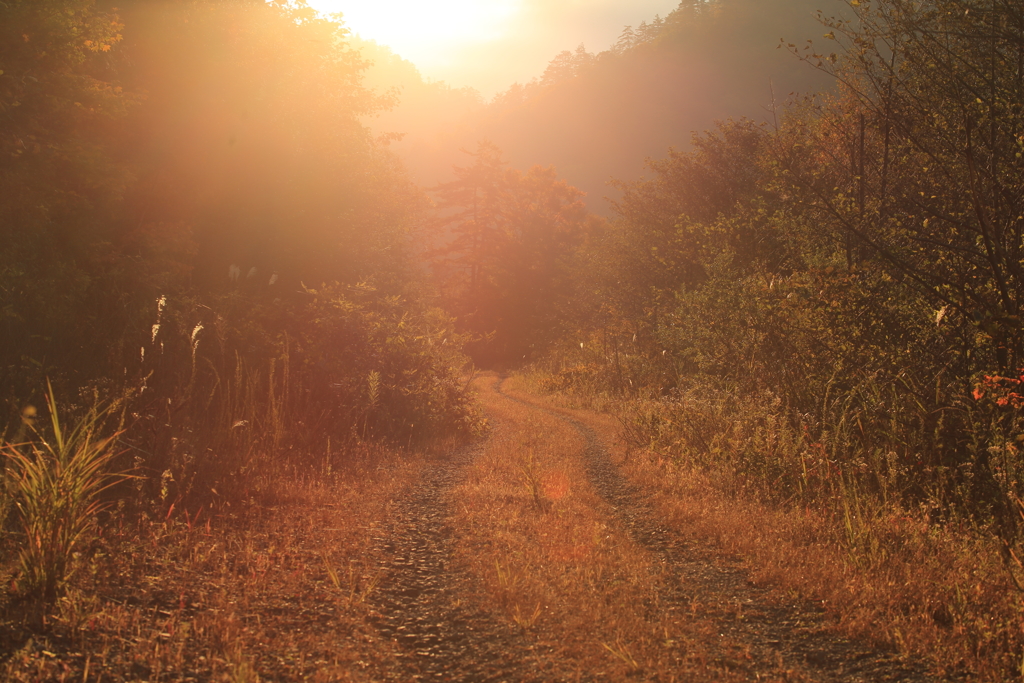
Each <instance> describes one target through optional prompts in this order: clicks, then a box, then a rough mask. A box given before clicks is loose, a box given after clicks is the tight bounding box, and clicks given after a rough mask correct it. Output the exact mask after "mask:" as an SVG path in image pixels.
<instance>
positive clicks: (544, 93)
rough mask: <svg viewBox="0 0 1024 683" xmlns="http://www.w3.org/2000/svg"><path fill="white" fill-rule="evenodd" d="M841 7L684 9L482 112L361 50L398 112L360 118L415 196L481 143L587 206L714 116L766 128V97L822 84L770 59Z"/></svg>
mask: <svg viewBox="0 0 1024 683" xmlns="http://www.w3.org/2000/svg"><path fill="white" fill-rule="evenodd" d="M843 6H844V5H843V3H841V2H839V0H706V1H703V2H702V1H701V0H686V1H684V2H682V3H680V5H679V7H678V8H677V9H675V10H674V11H673V12H672V13H670V14H669V15H668V16H667V17H665V18H660V17H656V18H654V20H653V21H651V22H650V23H644V24H641V26H639V27H627V28H626V29H625V30H624V31H623V33H622V36H621V38H620V40H619V41H618V43H617V44H616V45H614V46H611V47H610V48H609V49H607V50H605V51H603V52H600V53H598V54H593V53H589V52H587V51H586V49H585V48H583V46H580V47H579V48H577V49H576V50H575V51H574V52H569V51H566V52H563V53H561V54H559V55H558V56H556V57H555V58H554V59H553V60H552V62H551V64H550V65H549V67H548V69H547V71H545V73H544V74H543V75H542V76H540V77H539V78H537V79H535V80H534V81H533V82H531V83H528V84H525V85H522V84H514V85H513V86H511V87H510V88H509V89H508V90H507V91H506V92H504V93H501V94H499V95H498V96H497V97H495V98H494V100H493V101H492V102H491V103H489V104H484V103H482V102H481V101H480V98H479V96H478V95H476V94H475V92H474V91H472V90H470V89H453V88H450V87H448V86H446V85H445V84H443V83H429V84H428V83H424V82H423V80H422V78H421V77H419V74H418V72H417V71H416V70H415V67H413V66H412V65H411V64H409V63H408V62H404V61H403V60H400V59H398V58H397V57H395V56H394V55H393V54H392V53H391V52H390V51H389V50H387V49H386V48H381V47H379V46H376V45H375V44H366V45H365V48H364V54H365V55H366V56H367V58H369V59H371V60H372V61H374V62H375V66H374V67H373V68H372V69H371V70H370V74H369V76H368V82H369V84H370V85H375V86H376V87H378V88H379V89H387V87H389V86H395V87H397V88H398V89H399V92H398V96H399V100H400V104H399V105H398V107H397V108H396V109H395V110H393V111H392V112H390V113H388V114H387V115H385V116H382V117H380V118H379V119H377V120H375V121H373V122H371V125H372V126H373V127H374V128H375V129H376V130H378V131H379V132H395V133H404V134H405V135H404V138H403V139H402V140H401V141H399V142H395V143H393V149H394V150H395V151H397V152H398V153H399V154H400V155H401V156H402V157H403V159H404V160H405V162H406V164H407V166H408V167H409V169H410V171H411V172H412V174H413V176H414V177H415V178H416V179H417V180H418V181H419V182H420V184H422V185H424V186H430V185H433V184H435V183H437V182H439V181H442V180H446V179H448V178H449V177H450V173H451V165H452V164H462V163H464V160H465V156H464V155H462V154H461V153H460V152H459V150H460V148H473V147H474V146H475V144H476V142H477V141H478V140H481V139H489V140H491V141H492V142H494V143H495V144H496V145H498V147H500V148H501V149H502V150H504V152H505V157H506V159H507V160H508V161H510V162H511V164H512V165H513V166H515V167H518V168H527V167H529V166H532V165H535V164H541V165H545V166H546V165H554V166H555V167H556V169H557V170H558V173H559V175H560V176H561V177H564V178H566V179H567V180H568V181H569V182H570V183H572V184H574V185H576V186H577V187H580V188H581V189H583V190H585V191H586V192H587V193H588V205H589V206H590V208H591V209H592V210H595V211H600V212H604V211H605V210H606V202H604V201H603V200H602V199H601V197H603V196H604V195H606V194H609V193H610V192H612V191H613V189H612V188H609V187H608V186H607V181H608V180H609V179H610V178H613V177H615V178H623V179H631V178H634V177H636V176H638V175H640V173H641V172H642V170H643V164H644V159H645V157H661V156H664V154H665V152H666V150H667V148H668V147H670V146H675V147H687V146H688V145H689V140H690V134H691V132H692V131H701V130H704V129H707V128H709V127H710V126H711V125H712V124H713V123H714V121H715V120H716V119H724V118H729V117H734V118H735V117H740V116H746V117H750V118H754V119H756V120H767V119H768V118H770V113H769V112H770V110H771V107H772V93H773V90H774V97H775V101H776V103H778V104H782V103H783V102H784V101H785V100H786V99H787V98H788V97H789V95H790V94H791V93H794V92H804V93H806V92H814V91H818V90H821V89H824V88H827V87H829V85H830V83H829V80H828V77H826V76H824V75H823V74H820V73H818V72H816V71H814V70H813V69H810V68H809V67H807V66H806V65H804V64H802V63H801V62H799V61H798V60H797V59H795V58H794V57H793V56H792V55H791V54H790V53H789V52H787V51H786V50H784V49H778V46H779V44H780V39H785V40H786V41H787V42H791V43H802V42H804V41H806V40H808V39H814V38H820V36H821V35H822V33H823V29H822V27H821V25H820V24H819V23H818V21H817V20H816V18H815V13H816V10H818V9H821V10H822V11H823V12H824V13H825V14H826V15H835V14H837V13H839V12H840V10H841V9H842V8H843Z"/></svg>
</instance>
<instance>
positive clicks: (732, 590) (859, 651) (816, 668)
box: [495, 381, 936, 683]
mask: <svg viewBox="0 0 1024 683" xmlns="http://www.w3.org/2000/svg"><path fill="white" fill-rule="evenodd" d="M501 384H502V382H501V381H499V382H498V383H497V384H496V385H495V390H496V391H497V392H498V393H501V394H502V395H503V396H505V397H506V398H507V399H509V400H510V401H515V402H517V403H520V404H522V405H527V406H530V407H532V408H533V409H535V410H541V411H544V412H545V413H547V414H549V415H552V416H554V417H557V418H558V419H560V420H563V421H564V422H566V423H568V424H570V425H572V426H573V427H574V428H575V429H576V430H577V431H578V432H579V433H580V435H581V436H582V437H583V439H584V440H585V443H586V446H585V453H584V457H585V459H586V469H587V473H588V476H589V478H590V480H591V484H592V485H593V486H594V488H595V489H596V490H597V492H598V493H599V494H600V496H601V498H602V499H604V501H605V502H607V503H608V504H609V505H610V506H611V508H612V509H613V510H614V516H615V517H616V518H617V519H618V520H619V521H620V523H622V524H623V525H624V526H625V528H626V529H627V530H628V532H629V535H630V536H631V537H632V538H633V540H634V541H635V542H636V543H638V544H639V545H641V546H643V547H644V548H646V549H647V550H649V551H651V552H653V553H655V554H656V555H657V556H658V557H659V559H660V561H661V563H663V565H664V569H665V575H666V576H667V577H669V580H668V581H667V582H666V584H665V586H664V587H663V590H662V591H661V595H660V596H659V597H660V603H661V604H660V607H661V609H667V610H685V611H688V612H693V611H694V610H693V609H692V606H693V605H694V604H695V603H699V604H700V605H701V609H700V612H701V617H700V618H702V619H714V620H716V621H718V622H720V623H719V624H718V631H719V633H720V635H721V636H722V639H723V641H731V642H732V643H736V642H740V643H742V644H743V645H744V646H745V650H746V652H745V654H747V655H748V657H744V658H743V659H742V660H738V659H736V658H735V657H734V656H733V655H732V654H731V652H732V651H734V649H735V648H731V649H725V648H722V649H721V650H720V651H719V652H717V653H716V652H714V647H713V644H712V652H711V653H710V654H712V655H713V656H717V657H718V658H719V661H718V663H719V664H720V665H722V666H724V667H725V668H728V669H733V670H734V671H735V670H740V671H743V670H746V672H748V673H749V674H750V678H751V679H752V680H757V679H759V675H758V673H759V672H763V671H765V670H771V671H773V672H775V673H784V674H785V675H786V677H787V678H790V677H792V678H794V679H796V680H801V679H802V680H812V681H837V682H838V681H841V682H844V683H846V682H851V683H852V682H854V681H901V682H902V681H908V682H919V681H922V682H923V681H932V680H936V679H934V678H931V677H929V676H928V674H927V673H926V670H925V668H924V667H923V666H922V665H920V664H917V663H914V662H906V661H903V660H902V659H901V658H900V657H899V656H897V655H896V654H895V653H892V652H883V651H879V650H877V649H872V648H870V647H867V646H865V645H863V644H860V643H856V642H853V641H850V640H848V639H845V638H841V637H839V636H837V635H835V634H834V633H831V632H829V630H828V628H827V624H826V619H825V615H824V610H822V609H820V608H818V607H816V606H815V605H813V604H811V603H807V602H794V603H792V604H789V605H782V606H780V605H778V604H775V603H773V602H772V601H770V600H769V596H768V591H767V590H766V589H764V588H759V587H757V586H754V585H752V584H751V582H750V581H749V580H748V575H747V572H746V571H745V570H744V569H743V568H742V567H741V566H740V563H739V562H738V561H736V560H732V561H729V560H727V559H723V558H722V557H721V556H720V554H716V553H714V552H713V551H712V550H709V549H704V548H701V547H700V546H699V545H697V544H695V543H694V542H692V541H689V540H688V539H686V538H685V537H683V535H682V534H680V533H678V532H676V531H673V530H671V529H668V528H666V527H664V526H662V525H661V524H659V522H658V518H657V516H656V515H655V514H654V512H653V510H652V509H651V506H650V505H649V504H648V503H647V502H646V501H644V500H643V499H642V497H641V496H640V495H639V492H638V491H637V490H636V489H634V488H633V487H632V486H631V485H630V484H629V482H627V480H626V479H625V478H624V477H623V475H622V474H621V473H620V472H619V471H618V468H617V467H616V466H615V464H614V463H613V462H612V460H611V457H610V454H609V451H608V448H607V447H606V446H605V444H604V443H602V441H601V439H600V438H599V437H598V435H597V433H596V432H595V431H594V430H593V429H591V428H590V427H588V426H587V425H585V424H584V423H583V422H580V421H579V420H577V419H574V418H572V417H569V416H567V415H565V414H563V413H560V412H557V411H553V410H548V409H546V408H543V407H539V406H537V405H535V404H533V403H529V402H525V401H522V400H520V399H518V398H516V397H514V396H510V395H508V394H505V393H504V392H502V387H501ZM730 660H732V661H730Z"/></svg>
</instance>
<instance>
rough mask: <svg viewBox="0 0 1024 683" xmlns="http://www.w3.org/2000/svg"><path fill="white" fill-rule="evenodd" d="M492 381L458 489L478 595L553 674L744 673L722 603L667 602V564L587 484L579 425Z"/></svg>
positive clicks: (462, 553)
mask: <svg viewBox="0 0 1024 683" xmlns="http://www.w3.org/2000/svg"><path fill="white" fill-rule="evenodd" d="M493 382H494V377H484V378H482V379H481V380H479V381H478V387H479V388H480V391H481V397H482V400H483V401H484V404H485V406H486V407H487V410H488V414H489V415H490V416H491V418H492V419H493V420H494V422H495V431H494V433H493V435H492V437H491V440H490V442H489V443H488V446H487V449H486V450H485V452H484V453H482V454H481V455H480V456H479V457H478V458H477V459H476V461H475V462H474V464H473V465H472V466H471V468H470V470H469V473H468V476H467V477H466V480H465V481H464V482H463V483H462V484H461V485H460V487H459V488H458V490H456V491H455V492H454V493H453V500H455V501H458V503H457V505H456V510H455V525H456V527H457V528H458V529H460V540H459V546H458V547H459V551H458V559H459V562H460V564H461V566H462V567H463V569H464V570H465V571H467V572H469V573H471V574H475V575H476V576H477V577H478V578H479V581H480V583H481V585H482V591H481V595H480V596H479V600H480V601H481V604H483V605H485V606H490V607H491V608H494V607H497V610H498V611H499V612H500V613H502V614H503V615H504V618H505V619H506V620H507V621H508V622H510V623H512V624H515V625H516V626H517V627H518V628H519V629H521V630H522V632H523V634H524V635H525V636H526V637H527V638H529V639H530V641H531V642H532V643H533V645H534V651H535V652H536V653H537V658H538V659H537V662H536V663H535V664H534V665H535V666H536V667H537V669H538V671H539V672H542V675H543V676H544V677H545V678H548V679H550V680H580V679H585V680H625V679H629V678H638V679H641V680H661V681H688V680H709V679H714V680H746V678H747V677H748V675H749V674H750V672H749V670H748V669H747V667H748V664H749V659H750V657H749V653H748V652H746V649H745V645H744V644H743V643H732V642H728V641H729V638H728V637H725V638H723V637H722V636H721V635H720V629H719V628H718V627H719V625H720V624H719V622H717V621H716V618H714V617H712V616H711V615H710V613H711V611H713V610H709V609H708V606H706V605H702V604H700V603H699V602H697V601H695V602H694V603H693V604H692V605H688V606H686V610H685V611H680V610H678V609H675V608H673V606H671V605H668V604H665V603H664V602H663V596H664V595H665V592H664V591H663V590H662V589H663V587H664V585H665V583H666V581H667V579H668V577H666V575H665V573H664V572H665V569H664V567H663V566H662V565H661V564H660V563H659V562H658V558H657V557H655V556H653V555H652V554H651V553H650V552H648V551H647V550H646V549H644V548H643V547H641V546H639V545H637V544H636V543H635V542H634V541H633V540H631V539H630V537H629V536H628V535H627V532H626V530H625V529H624V528H623V526H622V525H621V524H620V523H619V522H618V521H617V520H616V518H615V516H614V512H613V510H611V509H610V507H609V505H608V504H607V503H605V502H604V501H603V500H602V499H601V498H600V497H599V496H598V495H597V493H596V492H595V491H594V489H593V488H592V487H591V486H590V484H589V483H588V478H587V473H586V471H585V470H584V467H583V458H582V451H583V447H584V444H583V441H582V438H581V437H580V435H579V434H578V432H577V431H576V430H575V429H574V428H573V427H572V426H571V425H569V424H567V423H566V422H564V421H562V420H559V419H558V418H556V417H553V416H550V415H545V414H542V413H540V412H539V411H536V410H534V409H531V408H529V407H527V406H523V405H518V404H515V403H513V402H511V401H509V400H507V399H506V398H504V397H501V396H499V395H496V394H494V393H493V391H492V390H491V389H490V388H489V385H491V384H493ZM538 491H539V493H538ZM538 497H539V498H540V501H541V502H540V503H539V504H538V502H537V500H538Z"/></svg>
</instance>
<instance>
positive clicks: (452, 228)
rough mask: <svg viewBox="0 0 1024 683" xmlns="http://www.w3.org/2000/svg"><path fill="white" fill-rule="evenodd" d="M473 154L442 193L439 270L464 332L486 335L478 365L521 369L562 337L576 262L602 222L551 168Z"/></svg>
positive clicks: (483, 149)
mask: <svg viewBox="0 0 1024 683" xmlns="http://www.w3.org/2000/svg"><path fill="white" fill-rule="evenodd" d="M471 156H472V157H473V160H474V163H473V164H472V165H471V166H467V167H456V168H455V175H456V180H454V181H451V182H448V183H443V184H441V185H439V186H438V187H436V188H434V192H435V194H436V195H437V197H438V218H437V219H436V220H435V221H434V223H433V228H434V230H435V231H436V232H437V233H438V234H439V236H440V237H439V239H440V241H441V242H442V245H441V246H440V247H439V248H437V249H436V250H435V251H434V253H433V263H434V267H435V272H436V274H437V276H438V278H439V280H440V281H441V283H442V291H443V292H444V295H445V298H446V299H447V300H448V301H449V305H450V306H451V307H452V309H453V310H454V311H455V312H456V314H457V316H458V318H459V321H460V323H461V324H462V326H463V328H464V329H467V330H469V331H472V332H474V333H476V334H478V335H480V336H481V341H480V342H478V343H477V345H476V346H475V348H473V349H472V350H473V351H474V352H475V357H476V358H477V360H478V362H482V363H488V364H493V363H511V362H516V361H521V360H522V359H523V358H524V357H532V356H533V355H535V354H538V353H540V352H541V351H542V350H543V349H544V348H546V346H547V344H548V343H550V342H551V341H552V340H553V339H554V337H555V335H556V333H557V331H558V330H559V326H560V322H559V318H560V314H561V313H562V312H563V311H564V306H565V302H566V299H567V297H568V295H569V292H570V291H571V284H570V282H569V279H570V276H569V264H570V260H571V258H572V254H573V252H574V249H575V247H576V246H577V245H578V244H579V243H580V241H581V239H582V238H583V235H584V233H585V232H586V231H587V230H588V229H589V227H590V226H591V225H592V224H593V220H594V219H593V218H592V217H590V216H589V214H588V213H587V212H586V209H585V208H584V206H583V203H582V201H581V199H582V196H583V193H582V192H580V191H579V190H577V189H576V188H573V187H571V186H569V185H568V184H566V183H565V182H564V181H560V180H558V178H557V176H556V174H555V171H554V170H553V169H550V168H548V169H544V168H540V167H534V168H532V169H530V170H529V171H527V172H526V173H525V174H524V173H521V172H519V171H516V170H514V169H507V168H504V162H502V160H501V152H500V150H498V148H497V147H495V146H494V145H493V144H490V143H486V142H484V143H480V144H479V145H478V147H477V151H476V152H475V153H473V154H472V155H471ZM488 335H493V336H492V337H488Z"/></svg>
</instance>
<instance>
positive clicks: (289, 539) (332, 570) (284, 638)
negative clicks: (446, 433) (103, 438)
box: [0, 454, 423, 681]
mask: <svg viewBox="0 0 1024 683" xmlns="http://www.w3.org/2000/svg"><path fill="white" fill-rule="evenodd" d="M422 466H423V459H422V458H409V457H405V458H401V459H399V458H397V457H395V456H391V455H388V454H372V455H367V456H366V457H364V458H361V459H359V460H358V462H355V463H353V464H352V466H351V467H350V468H349V469H347V470H346V471H345V472H343V473H341V474H337V475H335V476H332V477H330V478H327V479H325V480H324V481H322V482H321V483H308V482H306V483H303V482H296V481H291V482H280V483H279V487H280V488H279V491H278V494H279V495H278V499H279V501H280V502H281V504H279V505H277V506H274V507H264V506H261V505H259V504H257V503H255V502H251V503H250V504H247V505H245V506H243V508H242V509H236V508H232V507H223V508H221V509H215V510H214V514H212V515H210V514H208V512H207V511H205V510H204V511H202V512H199V511H191V512H185V511H176V512H175V513H174V514H173V515H172V516H171V517H170V518H168V519H156V520H148V521H144V522H142V523H139V524H132V525H130V526H121V525H117V526H113V527H108V528H106V529H105V530H104V532H103V533H102V535H101V536H100V539H99V540H98V541H97V542H96V543H94V544H93V546H92V547H91V548H90V549H89V550H88V551H87V552H86V553H84V554H83V556H82V557H80V558H79V563H80V567H79V571H78V573H77V575H76V577H75V580H74V581H73V582H72V584H71V586H70V587H69V590H68V591H67V593H66V594H65V595H64V596H63V597H62V598H61V599H60V600H59V601H58V602H57V604H56V606H55V607H54V608H53V609H52V610H51V611H50V612H49V613H48V614H47V615H46V617H45V620H46V625H45V627H44V629H42V630H41V631H40V630H36V631H35V632H29V631H27V630H25V629H23V628H22V625H21V624H22V618H23V617H24V614H23V609H22V608H23V606H22V605H19V604H17V603H10V602H9V603H8V604H5V605H2V608H3V609H2V612H0V643H4V644H5V645H4V650H6V652H3V651H0V655H2V656H3V659H2V660H0V679H3V680H5V681H6V680H10V681H39V680H80V681H86V680H100V679H101V678H102V679H103V680H118V679H149V680H161V679H167V678H173V679H175V680H196V681H199V680H203V681H205V680H225V681H255V680H258V679H259V678H260V677H267V678H273V679H290V680H300V679H301V680H366V679H367V678H371V679H372V678H375V676H374V675H372V673H370V671H371V670H372V667H374V666H376V665H377V664H378V663H380V662H382V661H387V660H388V659H389V658H390V657H392V655H393V645H392V644H391V643H390V642H389V641H385V640H383V639H381V637H380V636H379V635H377V633H376V632H375V630H374V629H373V628H372V626H371V625H369V624H368V623H367V618H368V615H369V611H370V607H369V605H368V604H367V602H366V598H367V597H368V596H369V595H370V594H371V593H372V591H373V590H374V588H375V587H376V584H377V582H378V581H379V580H380V578H381V569H380V563H379V559H380V558H378V557H377V554H378V552H379V550H378V549H377V548H376V546H375V544H374V539H373V537H374V536H375V535H376V529H378V528H379V527H382V526H383V524H384V522H385V521H386V519H387V517H388V514H389V510H390V509H391V508H392V506H393V501H394V500H395V499H396V498H398V497H399V496H400V495H401V492H402V491H403V490H404V489H405V488H406V487H407V486H408V485H409V484H410V482H412V481H414V480H415V479H416V478H418V476H419V472H420V471H421V469H422ZM4 570H6V571H7V572H8V573H9V572H10V571H11V570H12V567H10V566H7V567H4Z"/></svg>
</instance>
